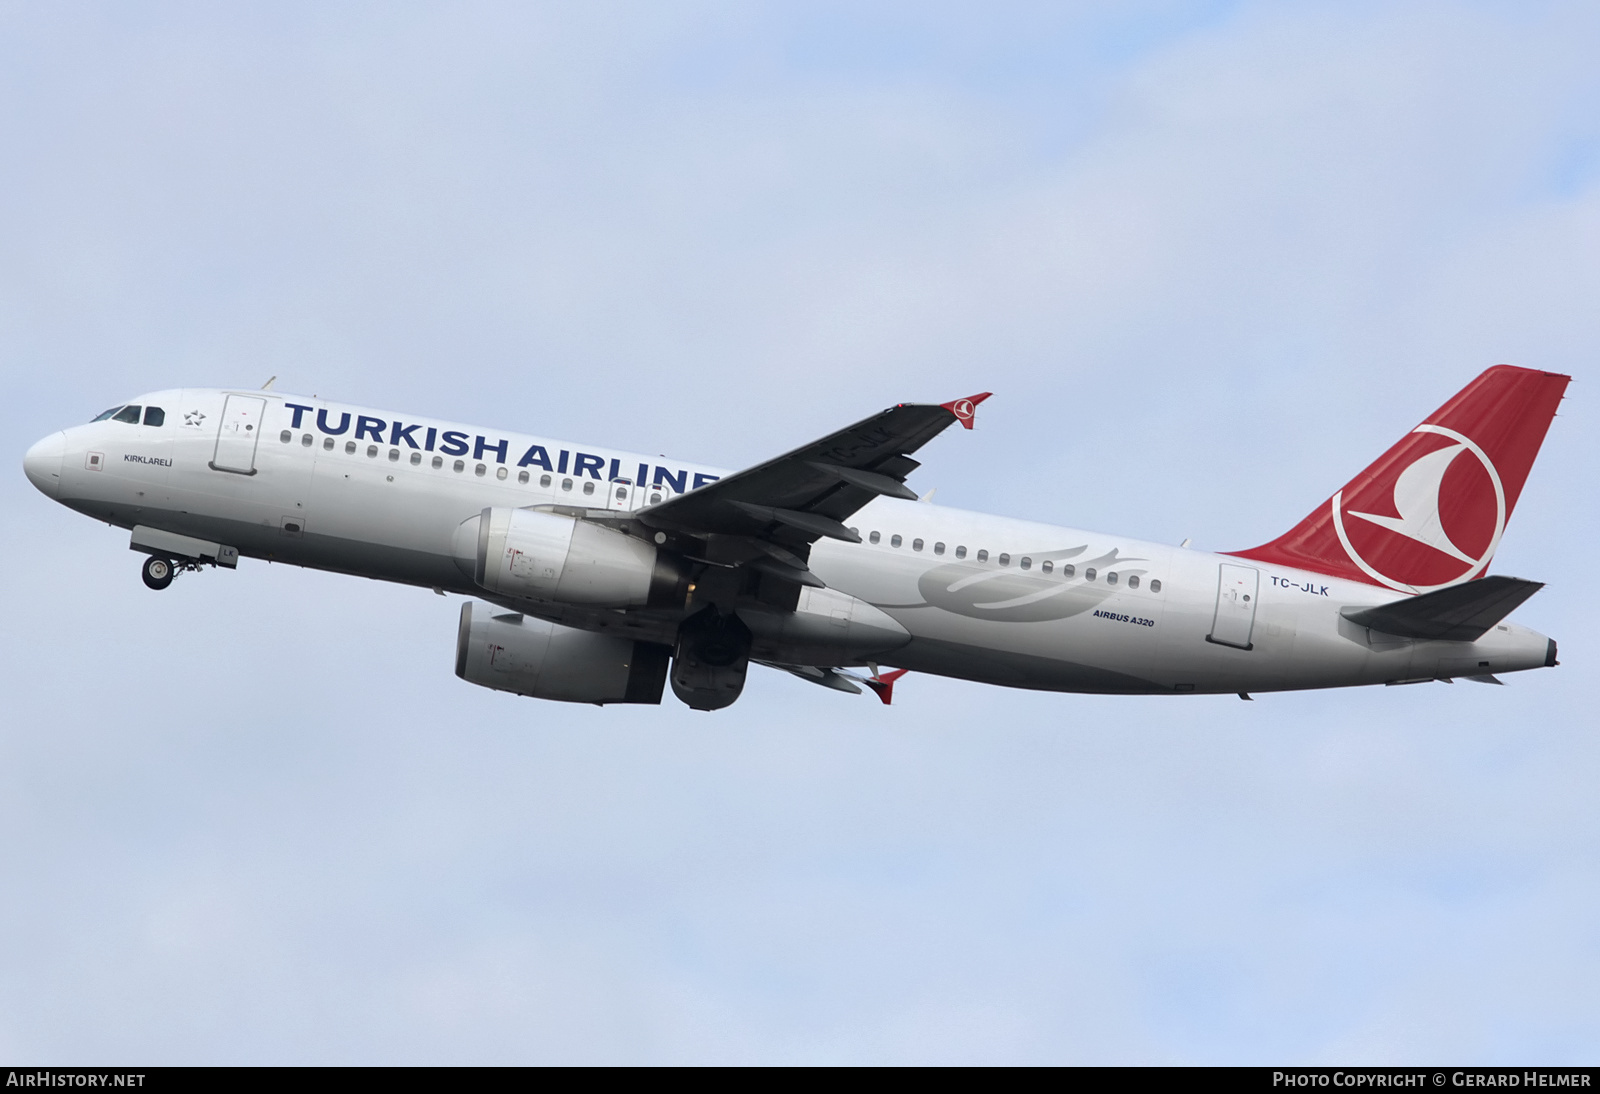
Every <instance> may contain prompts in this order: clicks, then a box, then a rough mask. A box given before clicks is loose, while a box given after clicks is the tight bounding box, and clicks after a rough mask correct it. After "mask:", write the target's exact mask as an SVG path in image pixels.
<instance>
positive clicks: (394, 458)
mask: <svg viewBox="0 0 1600 1094" xmlns="http://www.w3.org/2000/svg"><path fill="white" fill-rule="evenodd" d="M389 462H390V463H399V462H400V450H399V449H398V448H391V449H389Z"/></svg>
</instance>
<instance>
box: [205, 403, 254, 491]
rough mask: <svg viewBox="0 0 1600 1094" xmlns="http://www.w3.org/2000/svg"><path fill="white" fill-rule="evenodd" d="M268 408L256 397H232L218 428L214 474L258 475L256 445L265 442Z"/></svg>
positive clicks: (224, 406)
mask: <svg viewBox="0 0 1600 1094" xmlns="http://www.w3.org/2000/svg"><path fill="white" fill-rule="evenodd" d="M266 408H267V401H266V400H265V399H258V398H256V397H255V396H253V395H229V396H228V401H227V402H226V403H225V404H223V407H222V421H221V422H220V423H219V424H218V426H217V450H216V452H215V453H214V454H213V455H212V457H211V469H212V470H213V471H232V472H234V473H235V474H238V475H254V474H255V473H256V442H257V441H259V440H260V439H261V421H262V419H263V418H264V417H265V416H266V413H265V412H266Z"/></svg>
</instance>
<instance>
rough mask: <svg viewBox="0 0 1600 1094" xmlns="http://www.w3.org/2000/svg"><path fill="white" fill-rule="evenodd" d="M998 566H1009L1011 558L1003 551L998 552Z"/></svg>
mask: <svg viewBox="0 0 1600 1094" xmlns="http://www.w3.org/2000/svg"><path fill="white" fill-rule="evenodd" d="M1000 565H1002V566H1009V565H1011V556H1010V555H1008V554H1006V553H1005V552H1004V551H1001V552H1000Z"/></svg>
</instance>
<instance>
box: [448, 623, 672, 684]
mask: <svg viewBox="0 0 1600 1094" xmlns="http://www.w3.org/2000/svg"><path fill="white" fill-rule="evenodd" d="M491 613H494V609H493V608H490V607H489V606H488V605H486V604H481V603H474V602H472V601H470V600H469V601H467V603H465V604H463V605H461V626H460V629H459V630H458V631H457V632H456V675H457V676H459V677H461V679H463V680H465V681H466V682H467V683H469V684H478V685H480V686H481V687H486V688H494V689H495V690H496V691H510V692H515V693H516V694H518V695H528V696H532V697H533V698H535V699H557V700H561V701H562V702H567V703H597V704H602V705H603V704H605V703H651V704H655V703H660V702H661V692H662V687H663V685H664V684H665V683H666V680H667V659H668V657H670V656H671V654H672V650H671V648H670V647H668V646H660V645H657V644H655V643H653V642H634V641H631V640H629V639H626V638H612V637H611V636H609V635H604V634H593V633H591V632H589V631H580V630H575V629H573V628H572V627H563V626H561V625H560V624H557V623H547V622H545V621H544V620H542V619H536V618H534V617H533V616H526V615H518V614H516V613H514V612H499V613H494V614H491Z"/></svg>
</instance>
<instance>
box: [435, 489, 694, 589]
mask: <svg viewBox="0 0 1600 1094" xmlns="http://www.w3.org/2000/svg"><path fill="white" fill-rule="evenodd" d="M477 522H478V529H477V532H478V535H477V540H478V542H477V551H476V557H475V558H474V560H473V561H474V566H473V574H472V576H473V580H474V581H476V582H477V583H478V584H479V585H480V586H482V587H483V588H485V589H488V590H489V591H490V592H493V593H499V594H500V595H502V596H511V597H526V598H532V599H535V600H553V601H558V602H560V603H564V604H583V605H587V606H591V607H597V608H643V607H650V608H660V607H676V606H677V605H680V604H682V603H683V600H684V595H685V592H686V590H687V587H688V574H687V571H686V569H685V567H684V566H683V564H682V563H681V562H680V561H679V560H677V559H676V558H675V557H673V556H669V555H663V554H662V553H661V552H659V551H658V550H657V549H656V547H655V545H654V544H652V543H648V542H646V541H645V540H642V539H637V538H635V537H633V536H630V535H628V534H626V533H625V532H619V531H616V530H614V529H611V528H606V527H602V526H601V525H598V524H591V523H589V522H588V521H585V520H579V519H577V518H574V517H569V516H563V515H562V514H560V513H546V512H542V511H539V510H536V509H485V510H484V511H483V513H482V514H481V515H480V516H479V517H478V518H477ZM463 530H465V529H463Z"/></svg>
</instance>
